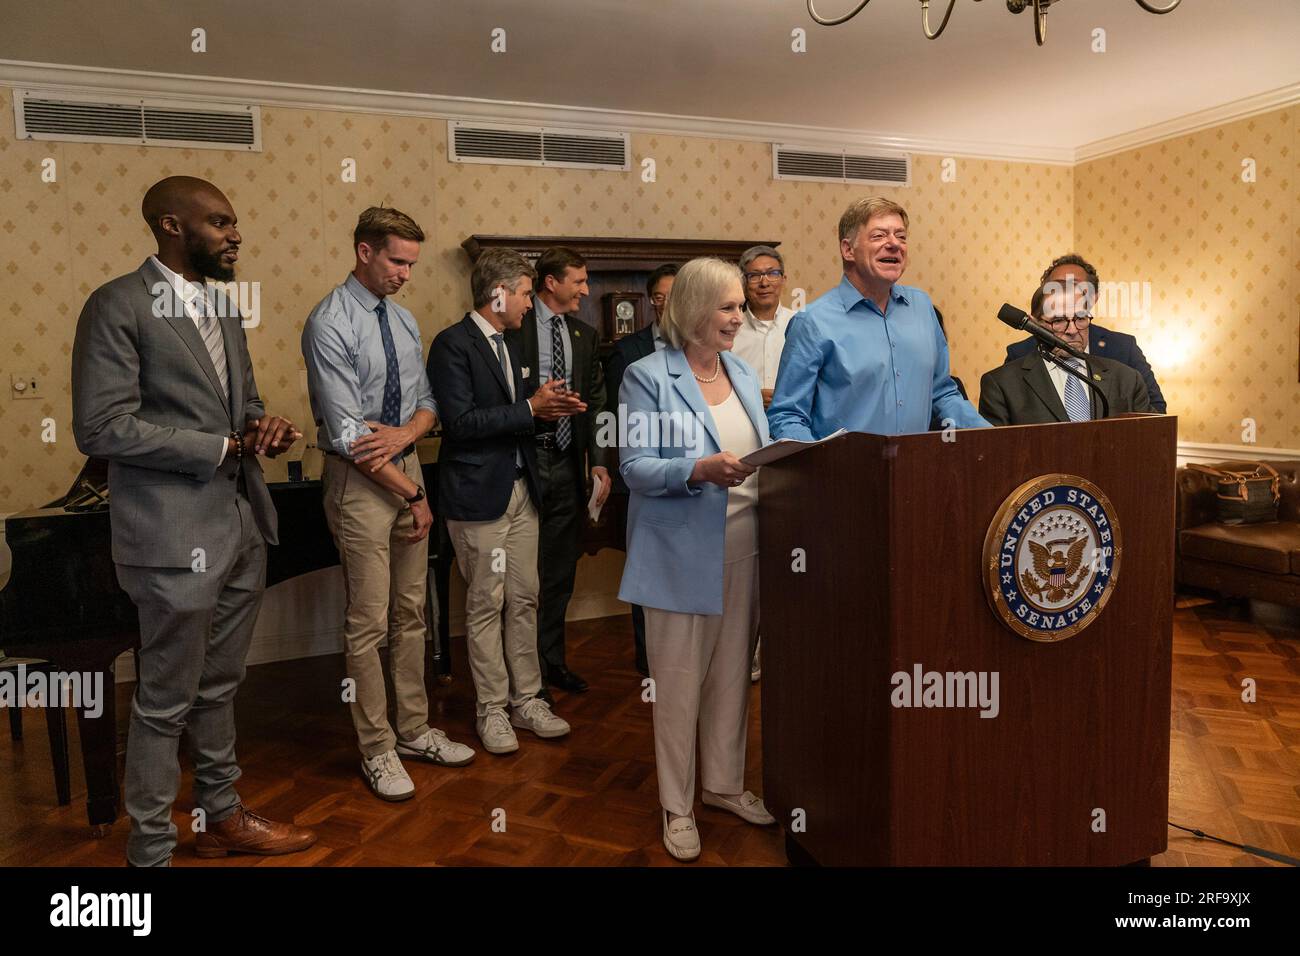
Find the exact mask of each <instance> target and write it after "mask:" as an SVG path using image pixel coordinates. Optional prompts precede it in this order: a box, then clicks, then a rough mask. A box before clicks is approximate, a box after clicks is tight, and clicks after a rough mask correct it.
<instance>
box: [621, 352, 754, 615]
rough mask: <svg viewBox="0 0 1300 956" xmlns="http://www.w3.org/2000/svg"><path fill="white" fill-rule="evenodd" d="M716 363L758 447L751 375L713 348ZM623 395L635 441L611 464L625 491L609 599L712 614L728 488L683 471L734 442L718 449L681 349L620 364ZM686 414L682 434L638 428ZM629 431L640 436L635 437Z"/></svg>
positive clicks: (717, 598)
mask: <svg viewBox="0 0 1300 956" xmlns="http://www.w3.org/2000/svg"><path fill="white" fill-rule="evenodd" d="M722 362H723V364H724V365H725V366H726V369H727V375H728V377H729V378H730V379H731V386H732V388H733V389H734V390H735V392H736V396H737V397H738V398H739V399H740V403H741V404H742V405H743V406H744V407H745V411H746V413H748V415H749V420H750V421H751V422H753V424H754V430H755V432H757V433H758V441H759V444H760V445H766V444H767V443H768V442H770V441H771V440H772V439H771V438H770V437H769V435H768V430H767V415H765V414H764V413H763V393H762V391H761V390H760V388H759V384H758V377H757V376H756V375H755V374H754V370H753V369H751V368H750V367H749V366H748V365H746V364H745V362H744V361H743V360H741V359H738V358H736V357H735V356H734V355H732V354H731V353H730V352H723V353H722ZM623 403H624V404H625V405H626V406H627V422H626V425H625V426H624V427H626V428H627V433H628V439H629V442H631V441H633V440H636V441H637V444H635V445H631V444H629V445H625V446H623V447H622V448H621V449H620V451H621V456H622V460H623V464H622V466H621V468H620V470H621V471H622V473H623V480H624V481H626V482H627V485H628V488H629V489H631V492H632V497H631V500H630V501H629V502H628V509H627V560H626V561H625V562H624V565H623V580H622V583H621V584H620V585H619V589H618V598H619V600H620V601H627V602H628V603H629V604H640V605H641V606H642V607H654V608H662V609H663V610H665V611H679V612H682V613H684V614H721V613H722V600H723V594H722V569H723V564H722V562H723V558H724V556H725V547H724V546H725V544H726V534H727V489H726V488H721V487H719V486H717V485H715V484H711V483H701V484H694V485H692V484H691V483H690V477H691V472H692V471H693V470H694V469H695V462H696V461H697V460H698V459H700V458H707V457H708V456H709V455H716V454H717V453H718V452H720V451H735V449H731V448H727V449H724V448H722V447H721V445H720V443H719V439H718V429H717V426H716V425H715V424H714V421H713V415H712V413H711V412H710V411H709V406H708V403H707V402H705V400H704V394H703V393H702V392H701V391H700V386H699V385H697V384H696V382H695V376H694V375H692V374H691V367H690V365H689V364H687V361H686V355H685V354H684V353H683V352H682V351H681V350H680V349H674V348H666V349H664V350H663V351H660V352H656V353H654V354H653V355H650V356H647V357H646V358H643V359H641V360H640V361H638V362H636V363H634V364H633V365H632V366H631V367H629V368H628V370H627V376H626V378H625V379H624V380H623ZM687 419H689V420H690V422H691V432H690V433H687V434H683V433H682V431H680V430H677V431H676V433H675V434H673V431H674V430H673V429H671V428H663V427H659V428H649V427H647V426H648V424H649V423H650V422H651V421H658V422H660V423H663V422H664V421H669V422H684V421H685V420H687ZM678 428H679V429H680V428H681V426H680V425H679V426H678ZM638 430H640V434H641V435H643V436H644V437H643V438H640V439H635V438H634V436H636V435H637V434H638ZM655 431H657V432H658V434H657V435H656V434H653V432H655ZM682 438H684V439H685V441H681V439H682ZM673 439H678V440H677V441H674V440H673ZM691 445H694V446H695V447H690V446H691Z"/></svg>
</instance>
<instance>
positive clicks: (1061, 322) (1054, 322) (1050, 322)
mask: <svg viewBox="0 0 1300 956" xmlns="http://www.w3.org/2000/svg"><path fill="white" fill-rule="evenodd" d="M1043 321H1044V322H1045V323H1046V325H1047V327H1048V328H1050V329H1051V330H1052V331H1053V332H1064V331H1065V330H1066V329H1068V328H1069V327H1070V323H1071V322H1073V323H1074V327H1075V328H1076V329H1078V330H1079V331H1080V332H1082V331H1083V330H1084V329H1086V328H1087V327H1088V325H1089V323H1091V322H1092V316H1090V315H1073V316H1070V318H1068V319H1044V320H1043Z"/></svg>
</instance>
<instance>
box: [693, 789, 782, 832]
mask: <svg viewBox="0 0 1300 956" xmlns="http://www.w3.org/2000/svg"><path fill="white" fill-rule="evenodd" d="M701 799H702V800H703V802H704V805H705V806H708V807H717V808H718V809H720V810H730V811H731V812H732V813H734V814H735V815H736V816H738V817H740V819H742V820H744V821H746V822H747V823H753V824H755V825H757V826H760V827H766V826H771V825H772V824H773V823H776V817H774V816H772V814H770V813H768V812H767V807H765V806H763V801H762V800H760V799H758V797H756V796H754V795H753V794H752V793H751V792H750V791H748V790H746V791H745V792H744V793H742V794H741V795H740V797H739V798H738V799H734V800H733V799H732V798H730V797H720V796H718V794H716V793H712V792H710V791H708V790H705V791H704V793H703V794H702V795H701Z"/></svg>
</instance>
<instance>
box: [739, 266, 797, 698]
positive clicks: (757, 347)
mask: <svg viewBox="0 0 1300 956" xmlns="http://www.w3.org/2000/svg"><path fill="white" fill-rule="evenodd" d="M740 274H741V278H742V279H743V280H744V289H745V321H744V323H743V324H742V325H741V326H740V331H738V332H737V333H736V344H735V345H734V346H732V351H733V352H734V353H735V354H736V355H739V356H740V357H741V358H742V359H744V360H745V362H746V363H748V365H749V367H750V368H752V369H753V370H754V374H755V375H756V376H758V384H759V385H760V386H761V388H762V392H763V407H764V408H767V406H769V405H771V404H772V390H773V389H775V388H776V373H777V369H779V368H780V367H781V350H782V349H783V348H784V347H785V330H786V328H787V327H788V326H789V325H790V320H791V319H792V318H794V310H793V309H787V308H786V307H785V306H783V305H782V304H781V293H782V291H784V289H785V259H784V258H782V256H781V253H779V252H777V251H776V250H775V249H773V248H772V247H771V246H750V247H749V248H748V249H746V250H745V251H744V252H742V253H741V254H740ZM760 656H761V650H760V648H759V647H755V648H754V659H753V661H751V663H750V668H749V679H750V681H751V682H753V681H757V680H758V679H759V677H760V676H762V667H761V662H760Z"/></svg>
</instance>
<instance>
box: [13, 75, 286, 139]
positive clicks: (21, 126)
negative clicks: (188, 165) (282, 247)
mask: <svg viewBox="0 0 1300 956" xmlns="http://www.w3.org/2000/svg"><path fill="white" fill-rule="evenodd" d="M14 126H15V130H16V136H17V138H18V139H34V140H60V141H64V142H77V143H124V144H128V145H134V146H184V147H190V148H197V149H241V150H246V151H248V152H259V153H260V152H261V151H262V112H261V109H260V108H259V107H256V106H238V105H235V104H233V103H192V102H187V101H181V100H159V99H149V98H141V97H128V96H121V97H114V96H103V95H98V94H96V95H83V94H80V93H63V92H51V91H43V90H18V91H17V92H16V93H15V95H14Z"/></svg>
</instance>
